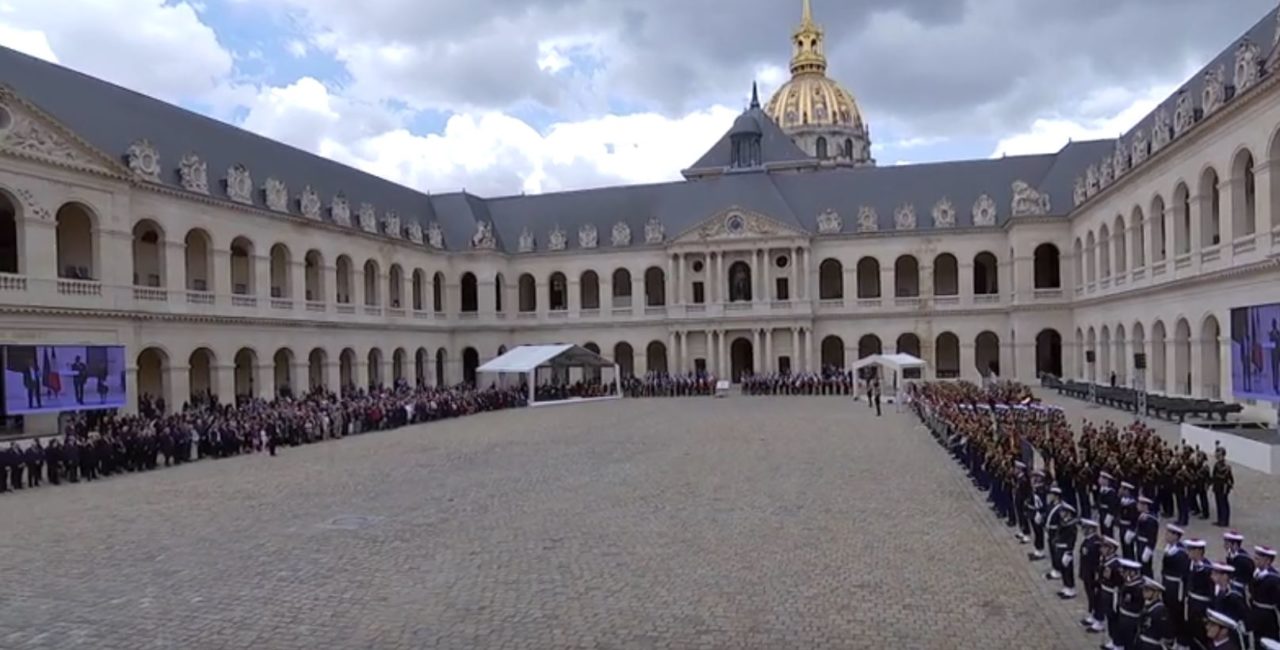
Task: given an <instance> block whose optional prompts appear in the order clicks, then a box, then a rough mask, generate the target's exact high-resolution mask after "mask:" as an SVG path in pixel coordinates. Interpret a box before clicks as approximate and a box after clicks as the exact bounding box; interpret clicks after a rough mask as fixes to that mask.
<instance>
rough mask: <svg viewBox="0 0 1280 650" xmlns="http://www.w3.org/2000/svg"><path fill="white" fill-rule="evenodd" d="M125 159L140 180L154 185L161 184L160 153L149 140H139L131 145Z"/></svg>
mask: <svg viewBox="0 0 1280 650" xmlns="http://www.w3.org/2000/svg"><path fill="white" fill-rule="evenodd" d="M125 159H126V160H127V161H128V163H129V170H130V171H132V172H133V173H134V174H137V175H138V177H139V178H142V179H143V180H148V181H151V182H153V183H159V182H160V153H159V152H158V151H156V148H155V145H153V144H151V142H150V141H149V140H145V139H143V140H138V141H137V142H134V143H133V144H131V145H129V152H128V153H127V154H126V155H125Z"/></svg>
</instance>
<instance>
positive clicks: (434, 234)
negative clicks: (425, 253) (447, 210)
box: [427, 221, 492, 250]
mask: <svg viewBox="0 0 1280 650" xmlns="http://www.w3.org/2000/svg"><path fill="white" fill-rule="evenodd" d="M490 237H492V235H490ZM474 244H475V240H474V239H472V245H474ZM427 245H428V246H430V247H432V248H434V249H436V250H444V231H443V230H441V229H440V223H439V222H437V221H432V222H431V223H430V224H428V225H427Z"/></svg>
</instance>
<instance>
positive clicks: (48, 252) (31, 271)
mask: <svg viewBox="0 0 1280 650" xmlns="http://www.w3.org/2000/svg"><path fill="white" fill-rule="evenodd" d="M48 209H49V210H50V212H49V218H48V219H41V218H39V217H37V216H35V215H33V214H32V212H33V210H31V209H23V210H22V215H23V219H22V228H21V229H20V230H19V231H18V236H19V237H21V238H22V247H21V248H20V249H19V253H20V254H19V256H18V272H19V273H21V274H23V275H26V276H27V277H28V278H32V279H46V280H51V279H53V278H56V277H58V270H59V269H58V256H57V254H56V251H57V250H58V232H57V224H56V223H55V221H54V214H53V210H55V209H56V208H54V207H50V208H48Z"/></svg>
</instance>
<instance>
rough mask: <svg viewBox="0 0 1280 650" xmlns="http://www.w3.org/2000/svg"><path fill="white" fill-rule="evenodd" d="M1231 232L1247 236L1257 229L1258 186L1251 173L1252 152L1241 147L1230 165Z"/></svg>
mask: <svg viewBox="0 0 1280 650" xmlns="http://www.w3.org/2000/svg"><path fill="white" fill-rule="evenodd" d="M1231 176H1232V179H1231V181H1232V182H1231V233H1232V236H1233V237H1236V238H1239V237H1248V236H1249V235H1252V234H1254V232H1256V230H1257V227H1256V226H1257V215H1258V186H1257V179H1256V178H1254V174H1253V153H1252V152H1250V151H1249V150H1248V149H1241V150H1240V151H1239V152H1238V153H1237V154H1236V158H1235V161H1234V162H1233V163H1232V165H1231Z"/></svg>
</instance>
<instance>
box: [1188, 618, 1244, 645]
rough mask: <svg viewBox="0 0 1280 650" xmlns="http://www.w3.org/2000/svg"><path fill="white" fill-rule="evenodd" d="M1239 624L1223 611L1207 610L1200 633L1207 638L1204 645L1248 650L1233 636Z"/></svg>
mask: <svg viewBox="0 0 1280 650" xmlns="http://www.w3.org/2000/svg"><path fill="white" fill-rule="evenodd" d="M1239 625H1240V624H1239V622H1237V621H1236V620H1235V619H1233V618H1231V617H1230V616H1227V615H1226V614H1223V613H1222V612H1219V611H1216V610H1212V609H1211V610H1208V611H1206V612H1205V620H1204V625H1203V629H1201V630H1200V633H1199V636H1202V637H1204V638H1205V639H1206V644H1205V645H1204V646H1202V647H1205V648H1212V649H1213V650H1247V649H1246V648H1242V647H1240V645H1239V644H1238V643H1236V640H1235V639H1234V638H1233V637H1234V636H1235V632H1236V629H1237V628H1238V627H1239Z"/></svg>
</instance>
